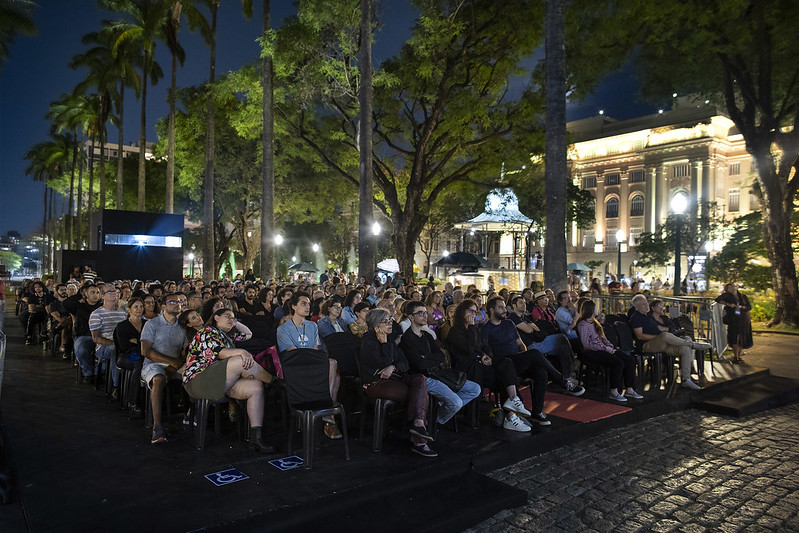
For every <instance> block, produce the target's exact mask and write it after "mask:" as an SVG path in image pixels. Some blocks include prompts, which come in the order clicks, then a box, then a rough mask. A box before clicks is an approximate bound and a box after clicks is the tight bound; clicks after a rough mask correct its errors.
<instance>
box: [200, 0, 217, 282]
mask: <svg viewBox="0 0 799 533" xmlns="http://www.w3.org/2000/svg"><path fill="white" fill-rule="evenodd" d="M210 7H211V62H210V63H211V66H210V72H209V75H208V117H207V120H208V123H207V128H206V129H207V131H206V135H205V177H204V179H203V229H204V232H205V239H204V241H203V280H204V281H205V282H206V283H208V282H209V281H211V280H212V279H216V278H217V277H218V275H219V270H217V269H216V253H214V248H215V243H214V225H215V224H214V100H213V97H212V95H211V85H213V83H214V79H215V72H216V14H217V9H218V7H219V2H218V1H214V2H212V3H211V6H210Z"/></svg>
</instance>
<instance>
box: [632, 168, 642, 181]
mask: <svg viewBox="0 0 799 533" xmlns="http://www.w3.org/2000/svg"><path fill="white" fill-rule="evenodd" d="M644 179H645V175H644V169H642V168H638V169H636V170H631V171H630V183H642V182H643V181H644Z"/></svg>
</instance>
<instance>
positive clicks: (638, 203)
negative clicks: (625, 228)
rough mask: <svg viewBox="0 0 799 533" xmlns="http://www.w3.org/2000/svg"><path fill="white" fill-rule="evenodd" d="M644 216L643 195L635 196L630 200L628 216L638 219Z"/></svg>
mask: <svg viewBox="0 0 799 533" xmlns="http://www.w3.org/2000/svg"><path fill="white" fill-rule="evenodd" d="M643 215H644V195H643V194H636V195H635V196H633V198H632V200H630V216H631V217H640V216H643Z"/></svg>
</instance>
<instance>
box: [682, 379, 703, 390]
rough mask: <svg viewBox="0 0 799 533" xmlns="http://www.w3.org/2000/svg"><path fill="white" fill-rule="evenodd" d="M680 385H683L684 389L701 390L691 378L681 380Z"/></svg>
mask: <svg viewBox="0 0 799 533" xmlns="http://www.w3.org/2000/svg"><path fill="white" fill-rule="evenodd" d="M682 386H683V387H685V388H686V389H691V390H702V387H700V386H699V385H697V384H696V383H694V381H693V380H692V379H691V378H688V379H684V380H682Z"/></svg>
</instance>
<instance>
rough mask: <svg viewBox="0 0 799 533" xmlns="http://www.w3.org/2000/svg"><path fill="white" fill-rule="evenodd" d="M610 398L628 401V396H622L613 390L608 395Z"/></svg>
mask: <svg viewBox="0 0 799 533" xmlns="http://www.w3.org/2000/svg"><path fill="white" fill-rule="evenodd" d="M608 398H610V399H611V400H615V401H617V402H626V401H627V398H625V397H624V396H622V395H621V394H619V393H618V392H616V393H613V392H611V393H610V394H609V395H608Z"/></svg>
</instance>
